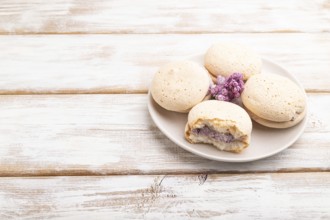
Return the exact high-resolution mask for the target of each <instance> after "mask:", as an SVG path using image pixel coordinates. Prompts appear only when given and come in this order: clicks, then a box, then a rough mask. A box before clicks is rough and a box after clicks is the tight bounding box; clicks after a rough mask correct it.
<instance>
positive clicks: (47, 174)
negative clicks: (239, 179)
mask: <svg viewBox="0 0 330 220" xmlns="http://www.w3.org/2000/svg"><path fill="white" fill-rule="evenodd" d="M132 171H133V172H129V173H128V172H111V173H104V174H100V173H99V172H97V173H93V172H91V171H86V170H84V171H81V172H80V171H77V172H74V171H72V170H69V171H65V170H61V171H59V172H56V171H50V172H44V173H43V172H42V171H41V172H38V173H36V174H31V173H28V174H24V173H23V174H19V175H17V174H14V175H1V174H0V178H5V177H13V178H16V177H17V178H20V177H61V176H72V177H74V176H82V177H84V176H85V177H89V176H94V177H107V176H158V175H170V176H181V175H198V174H201V175H222V174H225V175H237V174H242V175H244V174H246V175H248V174H274V173H275V174H276V173H281V174H290V173H329V174H330V169H319V168H302V169H280V170H276V171H271V170H270V171H234V170H233V171H214V172H212V171H205V172H201V170H198V171H196V172H192V171H188V172H187V171H184V170H178V171H175V172H173V171H168V172H167V171H162V172H159V171H158V172H152V171H151V172H150V171H149V172H148V173H143V172H141V171H140V170H132Z"/></svg>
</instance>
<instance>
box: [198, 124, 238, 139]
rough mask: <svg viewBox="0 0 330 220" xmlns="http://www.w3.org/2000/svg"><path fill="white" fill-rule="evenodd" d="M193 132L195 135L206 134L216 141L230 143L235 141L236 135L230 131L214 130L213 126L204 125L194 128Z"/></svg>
mask: <svg viewBox="0 0 330 220" xmlns="http://www.w3.org/2000/svg"><path fill="white" fill-rule="evenodd" d="M192 133H193V134H195V135H201V136H206V137H209V138H212V139H215V140H216V141H222V142H225V143H230V142H233V141H234V139H235V138H234V136H233V135H231V134H230V133H220V132H217V131H214V130H212V129H211V128H209V127H207V126H204V127H202V128H196V129H193V130H192Z"/></svg>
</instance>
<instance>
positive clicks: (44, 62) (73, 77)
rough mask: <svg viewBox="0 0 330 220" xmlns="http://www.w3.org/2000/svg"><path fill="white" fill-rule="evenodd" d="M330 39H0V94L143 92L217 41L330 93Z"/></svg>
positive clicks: (281, 36) (317, 36)
mask: <svg viewBox="0 0 330 220" xmlns="http://www.w3.org/2000/svg"><path fill="white" fill-rule="evenodd" d="M329 39H330V34H210V35H209V34H206V35H75V36H73V35H71V36H58V35H57V36H49V35H43V36H0V48H1V50H0V70H1V71H0V79H1V80H0V94H49V93H66V94H67V93H146V92H147V90H148V87H149V84H150V81H151V79H152V76H153V74H154V73H155V72H156V71H157V69H158V68H159V67H160V66H161V65H162V64H164V63H166V62H169V61H170V60H177V59H188V58H189V57H191V56H193V55H196V54H203V53H204V52H205V51H206V50H207V48H208V47H209V46H210V45H211V44H212V43H214V42H216V41H221V40H224V41H226V40H232V41H239V42H242V43H245V44H247V45H250V46H252V47H253V48H255V50H256V51H258V52H259V53H260V54H261V55H262V56H264V57H268V58H269V59H272V60H274V61H277V62H278V63H280V64H282V65H283V66H285V67H286V68H287V69H288V70H289V71H290V72H291V73H292V74H294V75H295V76H296V77H297V78H298V79H299V80H300V81H301V82H302V84H303V85H304V87H305V88H306V89H307V91H311V92H313V91H318V92H320V91H328V92H329V91H330V87H329V85H330V77H329V74H328V72H329V69H330V41H329Z"/></svg>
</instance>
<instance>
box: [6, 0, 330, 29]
mask: <svg viewBox="0 0 330 220" xmlns="http://www.w3.org/2000/svg"><path fill="white" fill-rule="evenodd" d="M0 7H1V10H0V19H1V22H0V33H4V34H21V33H24V34H31V33H32V34H33V33H47V34H54V33H55V34H58V33H64V34H72V33H75V34H77V33H107V34H108V33H112V34H116V33H125V34H135V33H160V34H164V33H165V34H167V33H206V32H207V33H219V32H220V33H223V32H230V33H231V32H234V33H237V32H248V33H250V32H261V33H264V32H275V33H277V32H280V33H286V32H305V33H306V32H330V26H329V19H330V15H329V8H330V3H329V1H328V0H290V1H263V0H253V1H249V2H246V1H245V0H235V1H228V0H225V1H224V0H222V1H219V0H204V1H198V0H193V1H191V0H182V1H176V0H167V1H152V0H138V1H134V3H132V1H130V0H121V1H116V0H94V1H88V2H86V1H84V0H51V1H43V0H29V1H28V3H27V2H26V1H25V0H15V1H12V0H2V1H1V6H0Z"/></svg>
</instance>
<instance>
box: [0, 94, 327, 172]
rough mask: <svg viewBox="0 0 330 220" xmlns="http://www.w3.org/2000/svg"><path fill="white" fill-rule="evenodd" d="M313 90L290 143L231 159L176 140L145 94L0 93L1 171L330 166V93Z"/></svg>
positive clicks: (268, 169) (252, 169)
mask: <svg viewBox="0 0 330 220" xmlns="http://www.w3.org/2000/svg"><path fill="white" fill-rule="evenodd" d="M308 98H309V104H310V110H309V115H308V117H309V122H308V126H307V128H306V130H305V133H304V134H303V135H302V137H301V138H300V139H299V140H298V141H297V142H296V143H295V144H294V145H293V146H292V147H291V148H289V149H287V150H285V151H284V152H282V153H280V154H278V155H276V156H274V157H271V158H269V159H264V160H260V161H256V162H252V163H242V164H231V163H220V162H215V161H210V160H206V159H203V158H200V157H198V156H195V155H193V154H191V153H189V152H186V151H184V150H182V149H180V147H178V146H177V145H175V144H174V143H172V142H171V141H170V140H169V139H168V138H166V136H164V135H163V134H162V133H161V132H160V131H159V129H158V128H156V127H155V125H154V124H153V123H152V121H151V118H150V116H149V114H148V110H147V106H146V102H147V96H146V95H137V94H128V95H29V96H8V95H7V96H0V105H1V108H0V121H1V124H0V140H2V148H0V164H1V166H0V175H2V176H31V175H33V176H38V175H64V174H65V175H111V174H171V173H180V174H184V173H200V172H206V173H216V172H230V173H233V172H235V173H237V172H240V173H242V172H288V171H290V172H293V171H298V172H302V171H329V170H330V160H329V159H330V150H329V142H330V117H329V109H330V94H310V95H309V97H308ZM265 147H267V143H265Z"/></svg>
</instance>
